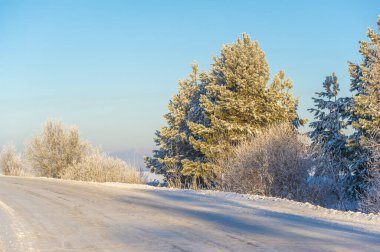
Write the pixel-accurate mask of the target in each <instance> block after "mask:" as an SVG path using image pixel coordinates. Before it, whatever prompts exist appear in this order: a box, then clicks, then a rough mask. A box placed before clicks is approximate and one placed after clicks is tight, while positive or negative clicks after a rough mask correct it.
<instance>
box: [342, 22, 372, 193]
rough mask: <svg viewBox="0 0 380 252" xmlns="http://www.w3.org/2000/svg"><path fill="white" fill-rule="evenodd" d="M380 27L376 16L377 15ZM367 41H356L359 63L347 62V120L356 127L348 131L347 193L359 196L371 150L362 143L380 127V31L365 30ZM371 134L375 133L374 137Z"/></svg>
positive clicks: (365, 183)
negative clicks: (350, 160) (349, 155)
mask: <svg viewBox="0 0 380 252" xmlns="http://www.w3.org/2000/svg"><path fill="white" fill-rule="evenodd" d="M377 24H378V29H379V30H380V17H379V18H378V22H377ZM367 37H368V39H369V40H368V41H361V42H360V50H359V52H360V53H361V54H362V56H363V61H362V63H360V64H354V63H350V66H349V69H350V75H351V91H352V92H354V96H353V98H352V99H351V102H350V106H351V116H350V123H351V124H352V126H353V127H354V129H355V130H356V131H355V133H354V134H353V135H352V137H351V139H350V142H351V149H352V153H353V154H352V156H351V159H352V163H351V171H352V173H353V175H354V176H353V180H352V181H351V193H352V195H353V196H354V197H355V198H356V199H359V198H360V197H361V195H365V194H366V193H365V192H366V190H367V189H368V188H367V182H368V179H371V175H370V173H369V164H370V163H372V160H371V156H372V154H371V153H372V150H371V149H369V148H366V147H365V146H363V145H362V144H360V143H361V142H363V141H366V139H367V138H370V137H371V138H372V140H371V141H375V142H377V143H379V141H380V140H379V139H380V137H379V136H376V134H374V132H376V131H377V130H378V129H379V128H380V66H379V65H380V53H379V52H380V33H379V32H376V31H375V30H373V29H369V30H368V32H367ZM374 136H375V137H374Z"/></svg>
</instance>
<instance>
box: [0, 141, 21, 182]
mask: <svg viewBox="0 0 380 252" xmlns="http://www.w3.org/2000/svg"><path fill="white" fill-rule="evenodd" d="M0 168H1V170H2V172H3V175H10V176H20V175H23V170H24V167H23V161H22V158H21V155H20V154H18V153H17V151H16V148H15V146H14V145H11V144H9V145H6V146H4V148H3V149H2V151H1V153H0Z"/></svg>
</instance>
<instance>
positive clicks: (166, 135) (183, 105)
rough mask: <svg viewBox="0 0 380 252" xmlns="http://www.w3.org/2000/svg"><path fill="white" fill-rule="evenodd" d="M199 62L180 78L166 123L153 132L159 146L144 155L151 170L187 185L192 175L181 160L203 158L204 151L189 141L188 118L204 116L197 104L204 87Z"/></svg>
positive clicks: (172, 181)
mask: <svg viewBox="0 0 380 252" xmlns="http://www.w3.org/2000/svg"><path fill="white" fill-rule="evenodd" d="M198 72H199V70H198V65H197V64H193V65H192V73H191V74H190V76H189V77H188V78H186V79H184V80H182V81H179V86H180V87H179V92H178V94H176V95H174V96H173V98H172V100H171V101H170V103H169V106H168V109H169V112H168V113H167V114H165V115H164V118H165V120H166V122H167V124H168V125H167V126H165V127H162V128H161V130H160V131H157V132H156V138H155V142H156V145H157V146H158V147H159V148H158V150H154V152H153V156H152V157H146V158H145V163H146V165H147V167H148V168H150V169H151V171H152V172H155V173H158V174H163V175H164V176H165V177H166V179H167V181H168V182H169V183H170V184H176V185H177V186H179V185H181V186H188V185H189V184H191V183H192V177H191V176H184V175H183V174H182V173H181V171H182V167H183V164H182V162H183V161H184V160H192V161H197V160H204V157H203V154H202V153H200V152H199V151H197V150H195V149H194V148H193V146H192V145H191V144H190V142H189V137H190V136H192V134H191V132H190V130H189V127H188V126H187V122H195V123H200V122H201V121H202V120H203V119H204V117H203V112H202V109H201V107H200V104H199V98H200V95H201V93H204V87H203V86H202V84H200V83H199V82H200V78H204V77H203V76H204V74H199V73H198Z"/></svg>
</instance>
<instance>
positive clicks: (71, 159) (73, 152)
mask: <svg viewBox="0 0 380 252" xmlns="http://www.w3.org/2000/svg"><path fill="white" fill-rule="evenodd" d="M89 150H90V145H89V144H88V143H87V142H85V141H83V140H82V139H81V138H80V135H79V130H78V129H76V128H71V129H65V126H64V125H63V124H62V123H61V122H59V121H53V120H49V121H48V122H47V123H46V124H45V126H44V128H43V131H42V133H41V134H39V135H36V136H34V137H33V138H32V139H31V140H30V141H29V142H28V143H27V145H26V155H27V159H28V161H29V162H30V164H31V166H32V168H33V170H35V171H36V172H37V174H38V175H41V176H46V177H53V178H59V176H60V174H61V172H63V171H64V170H65V169H66V168H68V167H69V166H71V165H73V164H77V163H80V162H81V160H82V159H83V158H84V157H85V156H86V155H87V154H88V152H89Z"/></svg>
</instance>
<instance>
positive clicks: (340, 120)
mask: <svg viewBox="0 0 380 252" xmlns="http://www.w3.org/2000/svg"><path fill="white" fill-rule="evenodd" d="M323 88H324V91H323V92H318V93H316V94H317V95H318V98H314V97H313V100H314V104H315V108H311V109H309V111H310V112H312V113H313V114H314V121H313V122H311V123H310V127H311V128H312V129H313V130H312V131H311V132H310V133H309V135H310V138H311V140H312V144H311V147H312V154H313V155H314V158H316V159H318V160H324V161H323V162H317V163H318V164H321V166H322V167H316V170H315V171H314V172H315V176H316V177H319V176H322V177H323V178H325V179H329V180H332V181H330V182H329V185H330V187H331V190H332V192H333V193H335V194H336V196H337V199H338V200H342V197H344V193H343V192H344V189H343V188H342V187H343V185H344V184H345V183H346V181H347V178H348V177H349V174H350V172H349V169H348V160H347V155H348V153H349V150H348V147H347V138H348V137H347V136H346V135H345V134H344V132H343V130H344V129H346V128H347V122H346V121H345V119H347V106H348V99H349V98H338V94H339V83H338V78H337V76H336V75H335V73H333V74H332V75H330V76H327V77H326V79H325V81H324V82H323ZM325 162H328V163H329V164H326V163H325ZM333 187H334V188H333Z"/></svg>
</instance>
